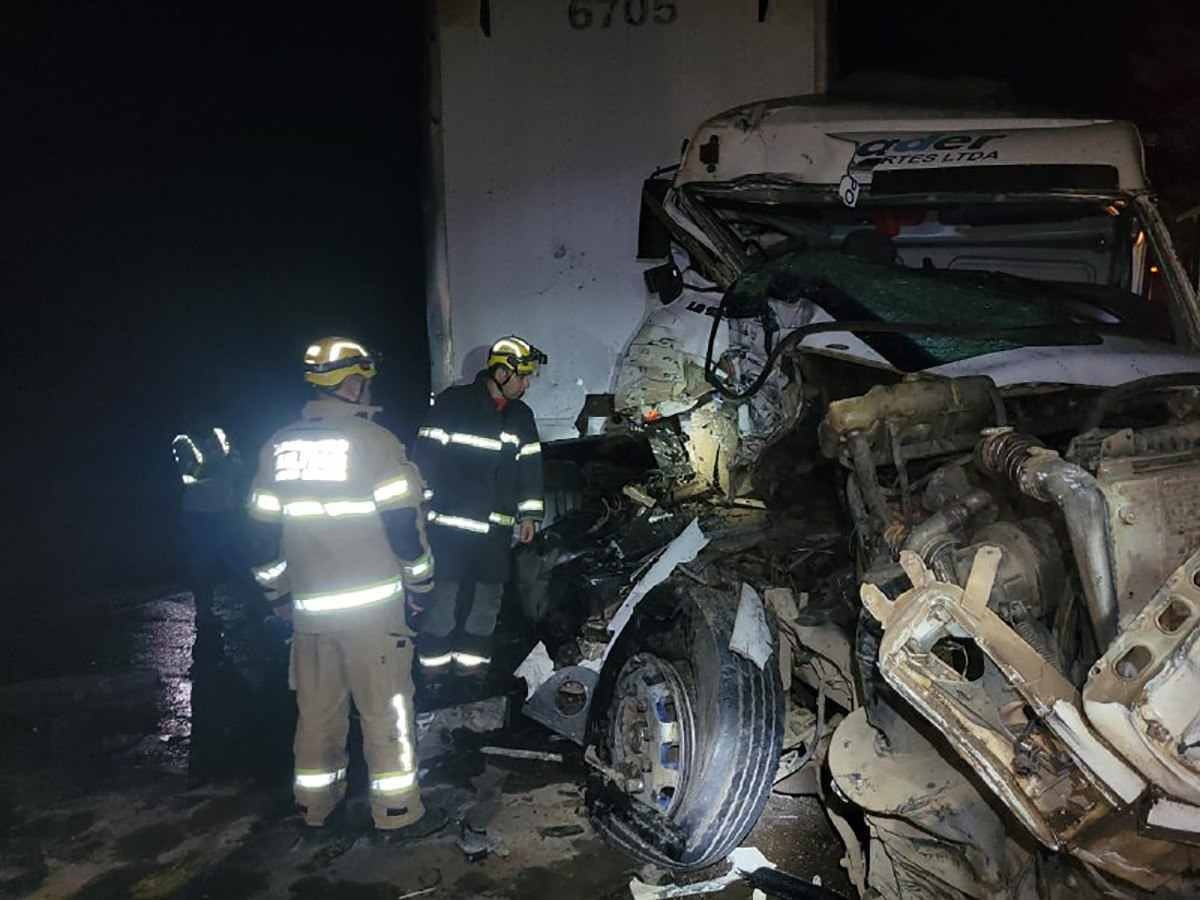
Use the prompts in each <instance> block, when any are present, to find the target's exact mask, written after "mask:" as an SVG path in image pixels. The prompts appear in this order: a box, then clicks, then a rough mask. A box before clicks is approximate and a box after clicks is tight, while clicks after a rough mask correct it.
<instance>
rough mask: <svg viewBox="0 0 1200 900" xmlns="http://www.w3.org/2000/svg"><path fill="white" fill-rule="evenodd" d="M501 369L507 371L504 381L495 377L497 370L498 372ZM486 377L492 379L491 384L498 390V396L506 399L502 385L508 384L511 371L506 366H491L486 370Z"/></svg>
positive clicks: (510, 378)
mask: <svg viewBox="0 0 1200 900" xmlns="http://www.w3.org/2000/svg"><path fill="white" fill-rule="evenodd" d="M501 369H504V371H506V372H508V378H507V379H506V380H504V381H501V380H500V379H499V378H497V377H496V374H497V372H499V371H500V370H501ZM488 378H490V379H491V380H492V384H494V385H495V386H496V390H498V391H499V392H500V396H501V397H504V399H505V400H507V399H508V397H507V396H506V395H505V393H504V385H506V384H508V382H509V381H511V380H512V372H511V371H510V370H509V369H508V368H507V367H506V366H492V368H491V369H490V370H489V371H488Z"/></svg>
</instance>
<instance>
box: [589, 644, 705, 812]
mask: <svg viewBox="0 0 1200 900" xmlns="http://www.w3.org/2000/svg"><path fill="white" fill-rule="evenodd" d="M611 709H612V712H611V719H610V722H611V725H612V727H611V728H610V729H609V738H608V751H609V758H610V759H611V760H612V763H613V768H614V769H616V770H617V771H618V772H620V773H621V774H622V775H624V776H625V783H624V784H622V785H620V787H621V788H622V789H624V791H625V793H626V794H628V795H629V796H630V797H631V798H632V799H634V800H638V801H640V802H641V803H644V804H646V805H647V806H649V807H651V808H653V809H655V810H657V811H658V812H661V813H663V814H664V815H670V814H671V813H672V812H674V810H675V808H676V807H677V806H678V805H679V803H680V801H681V799H682V797H683V794H684V790H685V789H686V786H687V778H688V772H689V770H690V767H691V761H692V752H693V748H694V746H695V740H694V731H693V725H692V709H691V703H690V702H689V700H688V693H687V690H686V688H685V686H684V683H683V679H682V678H680V675H679V672H678V671H677V670H676V668H675V667H674V666H673V665H671V664H670V663H669V662H667V661H665V660H663V659H660V658H659V657H657V656H653V655H651V654H649V653H638V654H635V655H634V656H632V657H630V659H629V660H628V661H627V662H626V663H625V665H624V666H622V667H621V671H620V673H619V674H618V675H617V682H616V690H615V691H614V695H613V705H612V708H611Z"/></svg>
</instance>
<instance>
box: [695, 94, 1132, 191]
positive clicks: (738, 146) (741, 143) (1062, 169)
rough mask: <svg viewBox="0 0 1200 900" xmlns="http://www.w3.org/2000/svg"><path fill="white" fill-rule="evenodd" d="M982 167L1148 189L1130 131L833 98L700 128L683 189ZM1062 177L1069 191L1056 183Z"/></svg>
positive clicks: (738, 111)
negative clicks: (1024, 169) (1016, 168)
mask: <svg viewBox="0 0 1200 900" xmlns="http://www.w3.org/2000/svg"><path fill="white" fill-rule="evenodd" d="M978 166H989V167H999V166H1010V167H1011V166H1021V167H1037V168H1040V169H1041V170H1042V171H1041V172H1040V173H1038V174H1036V175H1034V174H1033V172H1032V170H1030V174H1031V175H1032V176H1033V177H1034V178H1037V179H1040V180H1038V181H1037V182H1036V184H1037V186H1038V187H1039V188H1041V189H1066V190H1080V189H1087V190H1094V192H1096V193H1104V192H1112V193H1117V192H1121V193H1132V192H1136V191H1142V190H1145V189H1146V188H1147V187H1148V183H1147V179H1146V174H1145V164H1144V159H1143V154H1142V144H1141V140H1140V138H1139V136H1138V131H1137V128H1136V127H1135V126H1134V125H1133V124H1132V123H1129V122H1118V121H1113V120H1105V119H1080V118H1051V117H1042V118H1030V117H1019V116H1014V115H1012V114H1008V113H995V114H990V113H980V112H978V111H970V112H966V111H961V110H951V109H937V108H925V107H916V106H913V107H905V106H896V105H894V104H887V105H882V104H872V103H862V102H845V101H838V100H835V99H831V98H828V97H825V96H803V97H785V98H780V99H775V100H764V101H761V102H758V103H751V104H747V105H744V106H738V107H735V108H734V109H731V110H728V111H726V112H723V113H721V114H719V115H716V116H713V117H712V118H711V119H708V120H707V121H706V122H704V123H703V124H702V125H700V127H699V128H697V129H696V131H695V134H694V135H693V137H692V139H691V141H690V142H689V144H688V146H687V150H686V151H685V153H684V156H683V160H682V163H681V165H680V168H679V172H678V173H677V175H676V178H675V185H676V186H677V187H679V186H683V185H691V184H718V183H725V184H727V183H731V182H737V181H738V180H739V179H744V178H749V177H754V178H774V179H783V180H787V181H791V182H795V183H797V184H803V185H812V186H822V187H826V188H830V187H837V186H838V185H839V184H841V183H842V179H843V178H844V177H845V176H846V175H848V174H853V175H854V177H855V178H856V179H857V180H858V181H859V183H860V184H862V185H867V184H870V183H871V180H872V175H873V174H875V173H883V172H887V173H903V172H910V171H922V170H924V171H929V170H945V169H947V168H951V169H953V168H962V167H978ZM1056 172H1057V173H1058V174H1059V175H1060V176H1061V178H1060V180H1061V181H1062V183H1061V184H1054V183H1053V181H1054V174H1055V173H1056ZM1047 179H1049V181H1047ZM892 183H893V184H895V183H896V182H895V181H893V182H892ZM899 183H900V184H903V181H901V182H899ZM914 183H915V184H920V182H914ZM892 192H894V191H893V190H889V191H888V193H892Z"/></svg>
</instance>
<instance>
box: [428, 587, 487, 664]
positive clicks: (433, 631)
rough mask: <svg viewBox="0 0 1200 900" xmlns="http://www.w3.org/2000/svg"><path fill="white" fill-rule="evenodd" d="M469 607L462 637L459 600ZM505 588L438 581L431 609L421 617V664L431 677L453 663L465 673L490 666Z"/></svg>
mask: <svg viewBox="0 0 1200 900" xmlns="http://www.w3.org/2000/svg"><path fill="white" fill-rule="evenodd" d="M464 593H465V594H466V602H467V603H468V604H469V606H468V608H467V610H466V618H465V620H464V621H463V625H462V631H461V634H459V633H458V628H457V627H456V626H457V624H458V612H459V610H458V599H459V596H460V595H461V594H464ZM503 594H504V585H503V584H499V583H496V582H490V581H465V582H464V581H457V580H455V581H438V582H437V583H436V584H434V586H433V590H432V591H431V592H430V597H429V608H428V609H427V610H425V612H424V614H422V616H421V637H420V652H419V654H418V661H419V662H420V664H421V667H422V668H423V669H424V670H425V672H426V673H427V674H429V675H436V674H438V672H439V670H440V671H445V670H446V669H447V668H448V667H449V666H450V664H451V663H457V664H458V666H459V667H460V668H462V669H464V670H467V671H469V670H471V669H473V668H476V667H483V666H487V664H488V663H490V662H491V658H492V633H493V632H494V631H495V630H496V619H497V617H498V616H499V615H500V601H501V599H502V597H503Z"/></svg>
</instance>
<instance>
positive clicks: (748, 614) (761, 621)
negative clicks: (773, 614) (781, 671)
mask: <svg viewBox="0 0 1200 900" xmlns="http://www.w3.org/2000/svg"><path fill="white" fill-rule="evenodd" d="M773 647H774V643H773V642H772V640H771V629H770V628H769V627H767V613H766V610H765V609H764V608H763V602H762V598H761V597H759V596H758V591H756V590H754V588H752V587H750V585H748V584H746V583H745V582H743V583H742V598H741V600H740V601H739V602H738V611H737V618H736V619H734V621H733V636H732V637H730V639H729V649H730V650H732V651H733V652H734V653H736V654H737V655H738V656H740V657H742V658H743V659H748V660H750V662H752V663H754V664H755V665H756V666H758V667H759V668H760V669H762V668H763V667H764V666H766V664H767V660H769V659H770V658H771V649H772V648H773Z"/></svg>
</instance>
